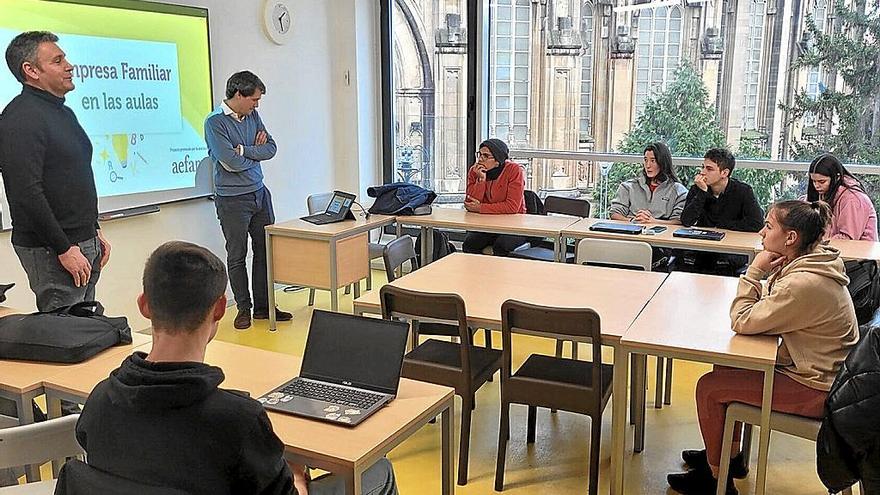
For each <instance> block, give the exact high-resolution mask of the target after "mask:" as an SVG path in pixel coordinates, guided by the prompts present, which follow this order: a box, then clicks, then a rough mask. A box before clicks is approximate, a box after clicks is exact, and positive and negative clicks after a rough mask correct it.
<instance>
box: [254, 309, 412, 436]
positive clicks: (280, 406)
mask: <svg viewBox="0 0 880 495" xmlns="http://www.w3.org/2000/svg"><path fill="white" fill-rule="evenodd" d="M407 334H408V326H407V324H406V323H401V322H394V321H387V320H380V319H376V318H365V317H362V316H353V315H347V314H342V313H330V312H327V311H320V310H315V311H314V312H313V313H312V322H311V325H310V327H309V336H308V338H307V340H306V349H305V352H304V355H303V360H302V368H301V369H300V376H299V377H297V378H294V379H293V380H291V381H289V382H287V383H285V384H284V385H282V386H280V387H278V388H276V389H275V390H273V391H271V392H269V393H268V394H266V395H264V396H262V397H260V398H259V399H258V400H259V401H260V402H262V403H263V406H264V407H265V408H266V409H270V410H273V411H278V412H283V413H289V414H296V415H298V416H306V417H309V418H314V419H319V420H323V421H329V422H332V423H336V424H340V425H346V426H354V425H356V424H358V423H360V422H361V421H363V420H365V419H366V418H367V417H369V416H370V415H371V414H373V413H374V412H376V411H378V410H379V409H381V408H382V406H384V405H385V404H387V403H389V402H391V400H393V399H394V397H395V396H396V395H397V386H398V384H399V383H400V368H401V366H402V365H403V354H404V351H405V350H406V338H407Z"/></svg>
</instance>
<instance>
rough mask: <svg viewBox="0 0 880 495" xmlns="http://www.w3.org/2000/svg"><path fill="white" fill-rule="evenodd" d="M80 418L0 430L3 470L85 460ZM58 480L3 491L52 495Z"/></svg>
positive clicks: (2, 491)
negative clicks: (78, 458) (69, 459)
mask: <svg viewBox="0 0 880 495" xmlns="http://www.w3.org/2000/svg"><path fill="white" fill-rule="evenodd" d="M78 419H79V414H71V415H69V416H64V417H62V418H57V419H51V420H48V421H41V422H39V423H32V424H29V425H23V426H13V427H11V428H3V429H0V469H6V468H12V467H16V466H25V465H40V464H43V463H46V462H49V461H52V460H53V459H61V458H66V457H74V456H81V455H83V454H84V452H83V450H82V447H80V446H79V443H77V441H76V422H77V420H78ZM52 493H55V480H47V481H38V482H33V483H27V484H25V485H18V486H10V487H5V488H0V494H3V495H7V494H8V495H42V494H47V495H51V494H52Z"/></svg>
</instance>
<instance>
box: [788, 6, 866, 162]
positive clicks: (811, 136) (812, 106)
mask: <svg viewBox="0 0 880 495" xmlns="http://www.w3.org/2000/svg"><path fill="white" fill-rule="evenodd" d="M869 1H870V5H869ZM834 16H835V17H834V19H835V20H834V25H833V27H832V29H831V30H830V32H829V33H825V32H823V31H822V30H821V29H820V28H819V27H818V26H816V24H815V22H814V21H813V19H812V17H811V16H808V17H807V32H806V33H805V36H804V39H805V42H804V43H803V45H805V47H806V49H805V50H804V51H803V52H802V53H801V54H800V56H799V57H798V58H797V59H796V60H795V61H794V62H793V63H792V65H791V68H790V70H791V71H793V72H794V71H798V70H800V69H803V68H806V67H820V68H821V69H822V71H823V73H825V74H827V75H828V77H827V78H826V80H825V83H826V84H827V87H824V86H821V87H820V88H821V89H822V91H821V93H820V94H819V95H818V96H813V95H809V94H807V93H806V91H804V90H801V91H799V92H798V93H797V94H795V96H794V98H793V101H792V103H791V105H790V106H786V105H780V107H781V108H782V109H783V110H784V111H785V112H786V124H787V126H788V129H789V130H791V129H793V128H794V127H795V126H796V125H798V124H800V123H801V122H802V120H803V118H804V116H806V115H814V116H815V117H816V121H817V126H816V127H815V128H813V129H804V132H802V136H801V137H800V139H792V140H791V141H790V142H789V152H790V153H791V156H792V158H794V159H801V160H810V159H812V158H813V157H815V156H816V155H817V154H818V153H820V152H824V151H828V152H831V153H834V154H835V155H837V156H838V157H840V158H841V159H843V160H844V161H853V162H862V163H878V162H880V7H878V5H877V4H876V0H855V1H854V2H852V4H850V5H847V3H845V2H844V1H843V0H838V1H837V2H836V4H835V6H834ZM838 76H839V77H840V79H842V80H843V83H844V84H843V86H842V87H836V85H835V84H833V82H834V81H835V80H836V79H837V77H838Z"/></svg>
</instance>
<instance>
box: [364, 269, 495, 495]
mask: <svg viewBox="0 0 880 495" xmlns="http://www.w3.org/2000/svg"><path fill="white" fill-rule="evenodd" d="M379 300H380V301H381V303H382V317H383V318H385V319H386V320H390V319H391V318H392V317H399V318H405V319H408V320H420V321H426V320H431V321H435V322H438V323H446V324H454V325H457V326H458V336H459V339H460V343H456V342H446V341H440V340H435V339H428V340H426V341H425V342H422V343H421V344H419V345H417V346H416V347H415V349H413V350H412V351H410V352H408V353H407V354H406V356H405V357H404V359H403V369H402V370H401V376H403V377H405V378H410V379H413V380H421V381H423V382H428V383H435V384H438V385H445V386H447V387H452V388H454V389H455V394H456V395H458V396H460V397H461V438H460V440H459V452H458V484H459V485H465V484H467V472H468V451H469V446H470V436H471V415H472V413H473V409H474V407H475V405H476V403H475V397H474V396H475V394H476V392H477V390H479V389H480V387H482V386H483V385H484V384H485V383H486V382H487V381H489V378H490V377H491V376H492V375H494V374H495V372H496V371H498V370H500V369H501V351H497V350H494V349H483V348H480V347H474V345H473V342H472V337H471V331H470V329H469V328H468V324H467V312H466V311H465V306H464V301H463V300H462V298H461V297H460V296H458V295H457V294H427V293H423V292H416V291H411V290H407V289H401V288H400V287H394V286H393V285H385V286H383V287H382V288H381V289H380V290H379Z"/></svg>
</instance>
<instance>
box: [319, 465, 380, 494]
mask: <svg viewBox="0 0 880 495" xmlns="http://www.w3.org/2000/svg"><path fill="white" fill-rule="evenodd" d="M361 490H362V491H363V495H397V482H396V481H395V480H394V469H393V468H392V467H391V462H389V461H388V459H386V458H384V457H383V458H381V459H379V460H378V461H376V463H375V464H373V465H372V466H370V469H367V470H366V471H364V475H363V476H362V477H361ZM344 494H345V479H344V478H342V477H341V476H335V475H332V474H331V475H326V476H322V477H320V478H317V479H314V480H312V481H311V482H309V495H344Z"/></svg>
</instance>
